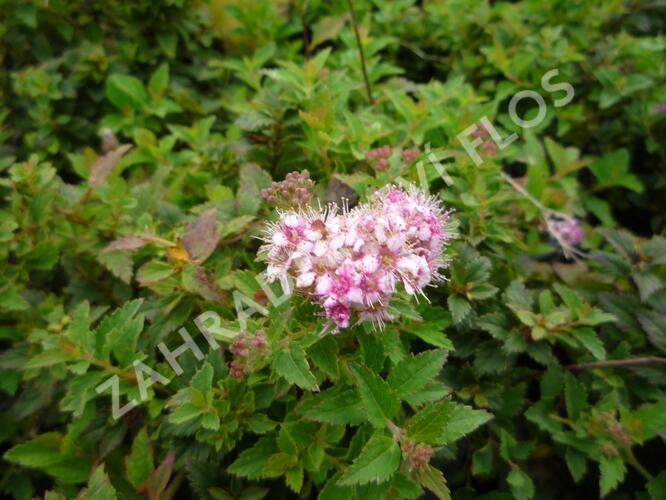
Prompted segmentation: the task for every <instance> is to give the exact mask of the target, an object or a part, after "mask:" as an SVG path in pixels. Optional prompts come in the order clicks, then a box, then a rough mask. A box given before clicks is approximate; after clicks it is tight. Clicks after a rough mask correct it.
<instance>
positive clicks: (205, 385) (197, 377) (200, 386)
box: [190, 361, 214, 394]
mask: <svg viewBox="0 0 666 500" xmlns="http://www.w3.org/2000/svg"><path fill="white" fill-rule="evenodd" d="M213 374H214V373H213V367H212V365H211V364H210V363H209V362H208V361H205V362H204V363H203V364H202V365H201V367H200V368H199V370H197V372H196V373H195V374H194V376H193V377H192V380H191V381H190V386H191V387H192V388H193V389H196V390H198V391H199V392H201V393H202V394H208V391H210V390H211V389H212V387H213Z"/></svg>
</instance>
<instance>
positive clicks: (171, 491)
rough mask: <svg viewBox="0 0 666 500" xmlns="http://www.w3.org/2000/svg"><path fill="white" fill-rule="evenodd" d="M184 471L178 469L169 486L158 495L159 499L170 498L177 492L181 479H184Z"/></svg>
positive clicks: (169, 499)
mask: <svg viewBox="0 0 666 500" xmlns="http://www.w3.org/2000/svg"><path fill="white" fill-rule="evenodd" d="M185 472H186V471H185V469H181V470H180V471H178V474H176V477H175V478H174V479H173V481H171V484H170V485H169V487H168V488H167V489H166V491H165V492H164V493H163V494H162V495H161V496H160V499H161V500H171V499H172V498H173V497H174V495H175V494H176V493H177V492H178V488H180V485H181V483H182V482H183V479H185Z"/></svg>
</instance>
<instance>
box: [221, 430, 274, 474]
mask: <svg viewBox="0 0 666 500" xmlns="http://www.w3.org/2000/svg"><path fill="white" fill-rule="evenodd" d="M277 451H278V448H277V444H276V442H275V436H265V437H262V438H261V439H259V441H257V442H256V443H255V444H254V446H253V447H252V448H249V449H247V450H245V451H243V452H242V453H241V454H240V455H239V457H238V458H237V459H236V460H235V461H234V463H232V464H231V465H230V466H229V467H228V468H227V472H229V473H231V474H234V475H236V476H240V477H245V478H247V479H259V478H261V477H262V476H263V470H264V466H265V465H266V463H267V462H268V459H269V458H270V457H271V456H273V455H274V454H275V453H277Z"/></svg>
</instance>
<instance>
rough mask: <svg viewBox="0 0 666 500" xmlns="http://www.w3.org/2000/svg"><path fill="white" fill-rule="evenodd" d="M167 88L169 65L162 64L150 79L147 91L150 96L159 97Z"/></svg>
mask: <svg viewBox="0 0 666 500" xmlns="http://www.w3.org/2000/svg"><path fill="white" fill-rule="evenodd" d="M168 88H169V65H168V64H167V63H162V64H161V65H160V66H159V67H158V68H157V69H156V70H155V72H154V73H153V75H152V76H151V77H150V81H149V82H148V89H149V90H150V93H151V95H153V96H156V97H159V96H161V95H163V94H164V93H165V92H166V91H167V89H168Z"/></svg>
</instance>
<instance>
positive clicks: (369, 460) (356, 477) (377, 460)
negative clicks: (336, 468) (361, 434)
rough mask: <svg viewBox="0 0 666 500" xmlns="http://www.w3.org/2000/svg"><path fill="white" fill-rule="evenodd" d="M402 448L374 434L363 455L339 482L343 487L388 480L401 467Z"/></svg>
mask: <svg viewBox="0 0 666 500" xmlns="http://www.w3.org/2000/svg"><path fill="white" fill-rule="evenodd" d="M400 456H401V455H400V447H399V446H398V445H397V444H396V442H395V441H393V439H391V438H390V437H387V436H384V435H382V434H373V436H372V437H371V438H370V439H369V440H368V442H367V443H366V445H365V446H364V447H363V450H362V451H361V454H360V455H359V456H358V457H357V458H356V460H354V463H353V464H352V465H351V466H349V467H348V468H347V469H346V470H345V471H344V473H343V474H342V477H341V478H340V480H339V481H338V484H339V485H341V486H352V485H355V484H367V483H370V482H374V483H382V482H384V481H386V480H388V479H389V478H390V477H391V476H392V475H393V473H394V472H395V471H396V470H398V466H399V465H400Z"/></svg>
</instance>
